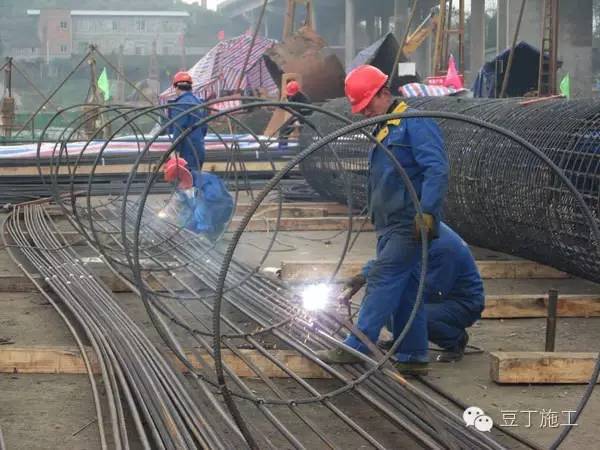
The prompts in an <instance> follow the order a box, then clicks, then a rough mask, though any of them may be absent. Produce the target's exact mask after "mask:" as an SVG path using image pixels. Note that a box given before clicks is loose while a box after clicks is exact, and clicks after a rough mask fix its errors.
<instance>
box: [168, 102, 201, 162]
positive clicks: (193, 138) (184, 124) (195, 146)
mask: <svg viewBox="0 0 600 450" xmlns="http://www.w3.org/2000/svg"><path fill="white" fill-rule="evenodd" d="M202 103H203V102H202V101H201V100H200V99H199V98H198V97H196V96H195V95H194V94H192V92H184V93H183V94H181V95H180V96H179V97H177V98H176V99H175V100H173V101H172V102H170V105H171V106H170V108H169V119H173V118H175V117H177V116H179V115H180V114H181V113H183V112H185V111H187V110H189V109H191V108H195V107H196V106H197V105H200V104H202ZM207 114H208V112H207V111H206V110H205V109H203V108H198V109H196V110H195V111H193V112H190V113H189V114H183V115H182V116H181V117H179V118H178V119H177V120H176V121H175V122H174V123H173V124H172V125H171V126H170V127H169V132H170V133H171V135H172V139H173V141H174V142H175V140H176V139H177V138H178V137H179V136H180V135H181V134H182V133H184V132H185V131H186V130H187V129H188V128H190V127H192V126H193V125H195V124H196V123H198V122H199V121H201V120H202V119H203V118H204V117H206V116H207ZM206 131H207V127H206V125H204V126H201V127H198V128H196V129H194V131H192V132H191V133H189V134H188V135H187V136H186V138H185V139H183V141H182V142H180V143H178V144H177V149H176V150H177V151H178V152H179V153H180V155H181V156H182V157H183V158H184V159H185V160H186V161H187V163H188V167H189V168H190V169H194V170H198V169H199V168H201V167H202V164H203V163H204V158H205V151H204V137H205V136H206Z"/></svg>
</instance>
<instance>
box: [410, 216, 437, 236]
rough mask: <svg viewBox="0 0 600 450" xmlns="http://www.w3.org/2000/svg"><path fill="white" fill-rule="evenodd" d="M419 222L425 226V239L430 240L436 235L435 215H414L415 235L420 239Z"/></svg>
mask: <svg viewBox="0 0 600 450" xmlns="http://www.w3.org/2000/svg"><path fill="white" fill-rule="evenodd" d="M421 223H422V224H423V225H424V226H425V231H426V234H427V240H429V241H430V240H432V239H435V238H437V237H438V229H437V223H436V220H435V217H433V216H432V215H431V214H428V213H423V214H416V215H415V237H416V239H417V240H421Z"/></svg>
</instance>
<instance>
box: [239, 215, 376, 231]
mask: <svg viewBox="0 0 600 450" xmlns="http://www.w3.org/2000/svg"><path fill="white" fill-rule="evenodd" d="M240 222H241V218H240V217H234V218H233V220H232V221H231V223H230V224H229V231H235V230H236V229H237V228H238V227H239V225H240ZM360 223H361V218H360V217H358V218H355V219H354V220H353V221H352V226H353V227H354V228H356V229H358V228H359V227H360ZM348 226H349V222H348V218H347V217H299V218H297V217H282V218H281V220H280V221H279V225H277V220H276V219H274V218H267V217H264V218H256V219H252V220H250V222H249V223H248V226H247V227H246V228H245V231H253V232H269V231H274V230H276V229H277V230H279V231H338V230H347V229H348ZM362 229H363V230H365V231H369V230H372V229H373V228H372V226H371V225H365V226H364V227H363V228H362Z"/></svg>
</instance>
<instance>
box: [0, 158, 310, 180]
mask: <svg viewBox="0 0 600 450" xmlns="http://www.w3.org/2000/svg"><path fill="white" fill-rule="evenodd" d="M287 164H288V162H287V161H274V162H273V165H271V163H270V162H268V161H245V162H244V172H273V167H275V170H281V169H283V168H284V167H285V166H286V165H287ZM132 167H133V164H107V165H104V166H97V167H96V169H95V170H94V174H97V175H114V174H123V175H129V172H130V171H131V169H132ZM92 168H93V166H92V165H82V166H80V167H78V169H77V174H78V175H89V174H90V173H91V172H92ZM202 169H203V170H204V171H206V172H225V171H226V170H227V171H230V172H231V171H232V168H231V164H229V163H227V162H210V161H207V162H205V163H204V166H203V167H202ZM70 170H71V171H72V170H73V168H72V167H70V166H68V165H63V166H61V168H60V172H59V173H60V175H70V172H69V171H70ZM297 170H298V169H297V168H296V167H295V168H294V169H293V171H297ZM153 171H154V165H152V166H150V165H148V164H141V165H140V166H139V167H138V169H137V171H136V173H140V174H144V173H150V172H153ZM51 172H52V173H56V169H54V170H53V169H51V168H50V167H49V166H43V167H42V173H43V174H44V175H49V174H50V173H51ZM238 172H241V170H240V169H239V165H238ZM38 175H39V171H38V168H37V166H14V167H13V166H4V167H0V177H3V176H6V177H9V176H10V177H12V176H15V177H16V176H38Z"/></svg>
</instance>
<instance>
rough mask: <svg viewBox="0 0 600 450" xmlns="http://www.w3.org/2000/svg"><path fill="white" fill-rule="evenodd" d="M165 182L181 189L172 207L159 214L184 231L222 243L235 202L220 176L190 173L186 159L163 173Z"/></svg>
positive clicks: (169, 163)
mask: <svg viewBox="0 0 600 450" xmlns="http://www.w3.org/2000/svg"><path fill="white" fill-rule="evenodd" d="M163 173H164V178H165V181H166V182H168V183H175V184H176V186H177V188H176V191H175V192H174V195H173V197H172V199H171V201H170V202H169V204H168V205H167V206H166V207H165V208H164V209H163V210H162V211H161V212H160V213H159V216H161V217H163V218H166V219H174V220H175V222H176V224H177V225H178V226H180V227H183V228H186V229H188V230H190V231H192V232H194V233H196V234H203V235H204V236H205V237H207V238H208V239H209V240H211V241H215V240H216V239H218V238H219V237H220V236H221V234H222V233H223V232H224V231H225V228H226V227H227V225H228V224H229V221H230V220H231V217H232V216H233V210H234V201H233V197H232V196H231V194H230V193H229V191H228V190H227V187H226V186H225V183H223V180H221V179H220V178H219V177H218V176H216V175H214V174H212V173H208V172H200V171H198V170H188V168H187V162H186V161H185V160H184V159H183V158H179V157H176V158H171V159H170V160H169V161H167V162H166V164H165V167H164V169H163Z"/></svg>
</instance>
